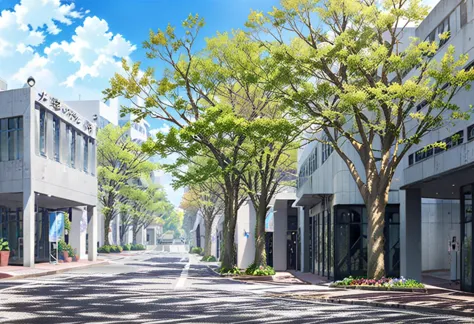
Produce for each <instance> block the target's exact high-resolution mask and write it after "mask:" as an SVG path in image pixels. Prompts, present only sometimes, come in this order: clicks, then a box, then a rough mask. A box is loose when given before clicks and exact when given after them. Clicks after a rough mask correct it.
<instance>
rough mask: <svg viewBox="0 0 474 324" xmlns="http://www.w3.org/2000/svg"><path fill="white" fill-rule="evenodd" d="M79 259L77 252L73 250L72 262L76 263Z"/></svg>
mask: <svg viewBox="0 0 474 324" xmlns="http://www.w3.org/2000/svg"><path fill="white" fill-rule="evenodd" d="M79 259H80V256H79V254H78V253H77V250H76V249H74V257H73V258H72V261H75V262H77V261H79Z"/></svg>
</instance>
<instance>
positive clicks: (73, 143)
mask: <svg viewBox="0 0 474 324" xmlns="http://www.w3.org/2000/svg"><path fill="white" fill-rule="evenodd" d="M48 116H49V118H48ZM51 120H52V125H51V126H50V127H51V128H50V131H51V132H52V138H51V139H49V136H48V127H49V125H48V121H51ZM61 123H64V124H65V126H66V127H65V130H66V134H62V131H61ZM64 135H65V136H64ZM63 140H66V143H65V144H63V154H62V153H61V147H62V146H61V142H62V141H63ZM38 141H39V153H40V154H41V155H42V156H45V157H46V156H49V158H52V159H54V160H55V161H57V162H61V163H65V164H67V165H68V166H69V167H71V168H79V169H82V170H83V171H84V172H86V173H88V172H89V171H90V172H91V174H92V175H94V173H95V168H94V166H95V161H92V163H91V168H89V163H90V162H89V146H90V147H92V150H94V139H92V138H91V137H89V136H87V135H85V134H83V133H81V132H79V131H77V130H76V129H75V128H74V127H72V126H71V125H70V124H68V123H65V122H63V121H62V120H61V119H60V118H59V117H58V116H56V115H54V114H52V113H50V112H48V111H47V110H46V109H44V108H40V109H39V139H38ZM48 141H52V142H53V145H52V150H53V151H52V152H48V149H47V143H48ZM47 153H50V154H47ZM77 158H82V163H81V165H80V166H78V165H77V163H76V161H77ZM93 158H94V159H95V157H94V156H93Z"/></svg>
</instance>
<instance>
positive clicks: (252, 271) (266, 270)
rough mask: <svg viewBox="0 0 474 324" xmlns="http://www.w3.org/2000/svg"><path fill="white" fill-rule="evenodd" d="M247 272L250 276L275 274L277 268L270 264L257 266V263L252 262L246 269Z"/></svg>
mask: <svg viewBox="0 0 474 324" xmlns="http://www.w3.org/2000/svg"><path fill="white" fill-rule="evenodd" d="M245 274H247V275H250V276H273V275H274V274H275V270H274V269H273V268H272V267H270V266H268V265H267V266H266V267H264V266H259V267H257V266H256V265H255V263H252V264H251V265H250V266H249V267H248V268H247V269H246V270H245Z"/></svg>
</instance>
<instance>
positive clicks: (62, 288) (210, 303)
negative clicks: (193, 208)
mask: <svg viewBox="0 0 474 324" xmlns="http://www.w3.org/2000/svg"><path fill="white" fill-rule="evenodd" d="M163 265H165V266H166V267H163V268H160V266H158V265H156V264H152V265H151V266H150V267H149V269H150V270H149V271H143V272H133V273H122V274H113V275H106V274H96V275H82V276H71V275H67V274H65V275H62V276H56V277H51V279H48V280H45V281H43V282H41V284H38V285H34V286H29V287H24V286H23V287H22V286H19V287H16V288H13V289H10V290H8V291H6V292H2V298H1V299H0V321H1V320H4V321H6V322H9V323H45V322H47V323H72V322H73V323H91V322H114V323H115V322H124V323H143V322H146V321H150V320H157V319H159V320H162V321H165V320H173V323H197V322H205V323H236V322H245V323H262V322H264V323H308V322H311V323H356V322H358V323H387V322H393V321H397V322H410V323H417V322H419V323H422V322H423V323H436V322H437V319H436V318H435V317H434V315H415V314H410V313H400V312H399V313H396V312H394V311H393V310H385V309H380V308H365V307H361V306H341V305H334V304H314V303H306V302H301V301H292V300H283V299H278V298H265V297H261V296H257V295H254V294H249V293H245V292H242V291H239V290H238V289H236V288H235V286H234V285H243V284H241V283H239V282H235V281H233V280H230V279H225V278H221V277H218V276H217V277H216V276H214V275H212V271H211V270H210V269H209V268H208V267H207V266H205V265H193V266H191V268H190V269H189V276H190V277H191V278H196V279H195V280H197V281H198V282H199V289H195V288H193V287H192V286H191V288H186V289H183V290H173V285H172V284H173V282H174V281H173V280H169V279H166V280H164V279H163V277H172V278H174V279H176V278H177V277H179V276H180V273H181V271H182V268H183V265H182V264H181V265H179V266H180V267H178V266H177V265H176V264H172V263H165V264H163ZM155 266H156V267H155ZM167 267H169V268H167ZM231 283H232V285H230V284H231ZM216 284H220V285H222V284H225V285H227V284H229V288H228V289H227V290H223V289H222V290H216V289H214V288H213V287H215V285H216ZM19 314H21V315H19ZM444 322H446V321H444Z"/></svg>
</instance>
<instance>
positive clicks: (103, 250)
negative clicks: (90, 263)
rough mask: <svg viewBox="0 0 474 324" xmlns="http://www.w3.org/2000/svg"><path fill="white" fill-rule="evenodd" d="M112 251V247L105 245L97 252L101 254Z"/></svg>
mask: <svg viewBox="0 0 474 324" xmlns="http://www.w3.org/2000/svg"><path fill="white" fill-rule="evenodd" d="M110 250H111V246H110V245H103V246H101V247H100V248H99V249H98V250H97V252H99V253H110Z"/></svg>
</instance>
